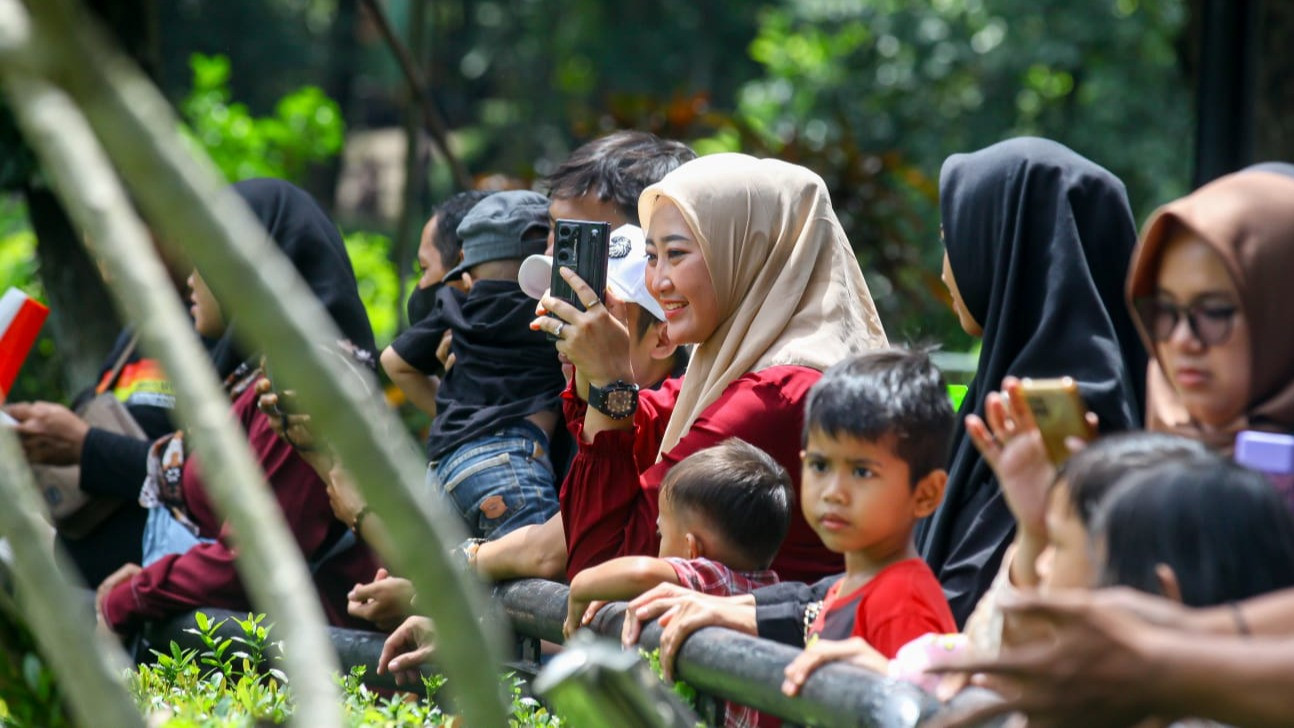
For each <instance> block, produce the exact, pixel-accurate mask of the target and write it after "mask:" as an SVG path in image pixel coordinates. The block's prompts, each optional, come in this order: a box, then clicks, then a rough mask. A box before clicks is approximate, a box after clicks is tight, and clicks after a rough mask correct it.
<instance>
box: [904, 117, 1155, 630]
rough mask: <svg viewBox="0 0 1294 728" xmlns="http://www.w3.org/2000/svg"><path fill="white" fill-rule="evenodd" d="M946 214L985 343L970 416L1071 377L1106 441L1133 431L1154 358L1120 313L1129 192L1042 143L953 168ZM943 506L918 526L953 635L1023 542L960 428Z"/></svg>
mask: <svg viewBox="0 0 1294 728" xmlns="http://www.w3.org/2000/svg"><path fill="white" fill-rule="evenodd" d="M939 187H940V212H941V215H942V218H943V229H944V241H945V247H946V249H947V252H948V258H949V263H950V264H951V267H952V271H953V278H954V279H955V281H956V283H957V287H958V289H959V291H960V292H961V295H962V298H963V299H964V301H965V305H966V308H967V311H968V312H969V313H970V314H971V316H972V317H973V318H974V319H975V321H976V322H978V323H979V324H980V326H981V327H982V328H983V330H984V335H983V344H982V348H981V351H980V356H979V365H978V368H977V369H976V372H975V379H974V380H973V381H972V382H971V385H970V389H969V391H968V392H967V395H966V399H965V400H964V401H965V404H964V405H963V407H962V412H961V414H962V415H966V414H970V413H971V412H974V413H975V414H978V415H980V416H983V414H984V398H985V396H986V395H987V394H988V393H989V392H991V391H993V390H994V389H997V388H999V387H1000V386H1001V384H1002V379H1003V378H1004V377H1006V376H1007V375H1014V376H1020V377H1026V376H1027V377H1034V378H1043V377H1060V376H1070V377H1073V378H1074V379H1075V380H1076V381H1077V382H1078V385H1079V389H1080V391H1081V393H1082V395H1083V399H1084V401H1085V402H1086V403H1087V406H1088V408H1089V409H1091V410H1092V411H1093V412H1095V413H1096V414H1097V415H1098V416H1099V417H1100V419H1101V429H1102V430H1103V431H1118V430H1124V429H1128V428H1132V427H1138V426H1139V425H1140V421H1141V414H1140V403H1141V402H1142V401H1143V390H1144V385H1145V382H1144V376H1143V375H1144V372H1145V371H1146V354H1145V352H1144V350H1143V349H1142V345H1141V342H1140V340H1139V338H1138V337H1137V332H1136V329H1135V328H1134V327H1133V324H1132V319H1131V317H1130V315H1129V312H1128V310H1127V307H1126V305H1125V304H1124V301H1123V285H1124V279H1125V276H1126V274H1127V271H1128V265H1129V262H1130V260H1131V256H1132V249H1133V247H1134V245H1135V244H1136V242H1137V231H1136V227H1135V225H1134V223H1133V219H1132V212H1131V209H1130V208H1129V205H1128V199H1127V193H1126V192H1125V190H1124V187H1123V184H1122V183H1121V182H1120V181H1119V180H1118V179H1117V178H1116V177H1115V176H1114V175H1112V174H1110V173H1109V172H1108V171H1106V170H1105V169H1103V168H1101V167H1100V166H1098V165H1096V164H1094V163H1093V162H1091V161H1089V160H1087V159H1085V158H1083V157H1081V156H1079V155H1078V154H1076V153H1074V152H1073V151H1071V150H1070V149H1068V148H1066V147H1064V146H1062V145H1060V144H1057V143H1055V142H1052V141H1048V140H1045V139H1036V138H1019V139H1012V140H1009V141H1005V142H1001V143H999V144H995V145H993V146H991V147H988V148H986V149H983V150H980V151H978V152H974V153H972V154H957V155H953V156H951V157H949V158H948V160H947V161H946V162H944V166H943V170H942V172H941V174H940V180H939ZM948 475H949V477H948V488H947V492H946V494H945V496H944V502H943V505H941V506H940V508H939V509H938V510H937V511H936V512H935V513H934V515H932V516H931V517H930V518H928V519H926V521H925V522H923V523H921V524H920V526H919V527H918V532H917V539H918V548H919V549H920V550H921V554H922V556H923V557H925V559H926V561H927V562H928V563H929V564H930V567H931V568H932V569H933V570H934V572H935V574H936V575H938V577H939V581H940V583H941V584H942V585H943V587H944V592H945V594H946V595H947V596H948V601H949V604H950V605H951V606H952V610H953V614H954V616H956V618H957V622H958V624H962V623H964V622H965V620H966V618H967V616H969V614H970V612H971V611H972V609H973V608H974V606H975V603H976V601H978V599H979V597H980V595H982V594H983V593H984V591H985V590H987V588H988V587H989V585H990V584H991V583H992V581H993V578H994V577H995V576H996V574H997V571H998V567H999V565H1000V563H1001V560H1002V554H1003V552H1004V551H1005V550H1006V547H1007V545H1008V544H1009V543H1010V541H1011V538H1012V536H1013V534H1014V531H1015V520H1014V518H1013V517H1012V516H1011V513H1010V511H1009V510H1008V508H1007V505H1006V501H1005V500H1004V498H1003V496H1002V494H1001V492H1000V490H999V489H998V484H997V480H996V478H995V477H994V475H993V472H992V470H991V469H990V468H989V466H988V464H987V463H985V462H984V461H983V460H982V459H981V457H980V454H979V451H978V450H976V448H975V445H974V443H972V442H971V439H970V437H969V436H968V435H967V434H966V427H965V423H964V422H960V421H959V422H958V425H957V430H956V435H955V437H954V440H953V451H952V457H951V460H950V466H949V469H948Z"/></svg>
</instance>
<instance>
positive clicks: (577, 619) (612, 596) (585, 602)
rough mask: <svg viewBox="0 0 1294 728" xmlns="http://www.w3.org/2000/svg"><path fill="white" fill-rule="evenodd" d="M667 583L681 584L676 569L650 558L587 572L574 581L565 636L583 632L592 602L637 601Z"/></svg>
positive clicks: (609, 564) (632, 558) (631, 559)
mask: <svg viewBox="0 0 1294 728" xmlns="http://www.w3.org/2000/svg"><path fill="white" fill-rule="evenodd" d="M664 582H669V583H670V584H678V583H679V579H678V574H677V573H675V571H674V567H673V566H670V564H669V562H668V561H666V560H665V559H653V558H651V557H648V556H625V557H622V558H618V559H612V560H610V561H607V562H606V563H603V564H599V565H597V566H593V567H590V568H588V569H585V570H583V571H581V572H580V573H578V574H576V575H575V578H574V579H572V580H571V594H570V598H569V600H568V601H567V605H566V623H565V624H564V625H563V626H562V633H563V634H565V635H566V636H567V637H570V636H571V635H572V634H573V633H574V632H575V630H577V629H579V627H580V624H581V623H582V622H583V620H584V612H585V611H586V610H588V608H589V604H590V603H592V602H595V601H623V600H626V599H633V598H634V597H636V596H638V595H639V594H642V593H643V592H645V591H647V590H648V589H651V588H652V587H654V586H656V585H657V584H661V583H664Z"/></svg>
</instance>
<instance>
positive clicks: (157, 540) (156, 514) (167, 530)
mask: <svg viewBox="0 0 1294 728" xmlns="http://www.w3.org/2000/svg"><path fill="white" fill-rule="evenodd" d="M203 543H215V539H211V538H202V537H201V536H197V535H195V534H194V533H193V532H192V531H190V530H189V529H188V527H186V526H185V525H184V524H182V523H180V522H179V521H177V520H175V517H174V516H172V515H171V512H170V510H168V509H167V508H166V506H153V507H152V508H149V509H148V522H147V523H145V524H144V542H143V557H142V558H141V559H140V566H148V565H149V564H152V563H153V562H154V561H157V560H158V559H160V558H162V557H163V556H170V555H171V554H182V553H184V552H186V551H188V550H189V549H191V548H193V547H194V546H197V545H198V544H203Z"/></svg>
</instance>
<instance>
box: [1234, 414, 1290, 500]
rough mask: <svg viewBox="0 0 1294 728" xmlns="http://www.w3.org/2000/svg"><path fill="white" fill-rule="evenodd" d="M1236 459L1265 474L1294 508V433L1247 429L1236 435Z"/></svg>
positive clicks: (1247, 466)
mask: <svg viewBox="0 0 1294 728" xmlns="http://www.w3.org/2000/svg"><path fill="white" fill-rule="evenodd" d="M1235 459H1236V462H1237V463H1239V464H1240V465H1243V466H1245V467H1246V468H1250V469H1251V470H1257V471H1258V472H1260V473H1263V474H1265V475H1266V476H1267V478H1268V480H1270V481H1271V483H1272V486H1273V487H1274V488H1276V490H1277V492H1279V493H1280V494H1281V497H1283V498H1284V499H1285V503H1286V504H1287V505H1289V506H1290V508H1291V509H1294V436H1291V435H1282V434H1278V433H1274V432H1258V431H1257V430H1245V431H1243V432H1241V433H1240V434H1239V435H1237V436H1236V452H1235Z"/></svg>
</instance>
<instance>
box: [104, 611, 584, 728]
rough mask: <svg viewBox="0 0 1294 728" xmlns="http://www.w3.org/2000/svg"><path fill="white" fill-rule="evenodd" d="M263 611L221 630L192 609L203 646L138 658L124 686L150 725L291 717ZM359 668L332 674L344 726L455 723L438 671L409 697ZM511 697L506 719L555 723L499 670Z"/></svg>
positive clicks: (521, 725) (241, 723) (221, 727)
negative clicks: (236, 631) (381, 686)
mask: <svg viewBox="0 0 1294 728" xmlns="http://www.w3.org/2000/svg"><path fill="white" fill-rule="evenodd" d="M264 619H265V615H263V614H262V615H256V616H253V615H250V614H249V615H248V616H247V619H245V620H239V619H235V620H234V621H235V622H236V623H237V624H238V626H239V627H240V628H241V630H242V635H241V636H234V637H221V636H220V634H219V630H220V628H221V627H222V626H223V625H224V624H225V621H224V620H221V621H219V622H215V621H212V620H211V619H210V618H209V617H207V615H205V614H203V613H201V612H199V613H198V614H197V615H196V618H195V621H196V628H195V629H189V630H186V631H187V632H189V633H190V634H193V635H196V636H197V637H198V639H199V640H200V641H201V642H202V645H203V647H202V649H201V650H198V649H190V650H182V649H180V647H179V645H177V644H175V643H174V642H172V643H171V647H170V652H169V653H162V652H158V651H157V650H154V651H153V655H154V656H155V657H156V661H155V662H154V663H153V664H151V665H140V666H139V667H137V668H136V669H135V670H134V671H133V672H132V673H131V674H130V675H129V682H130V689H131V693H132V695H133V696H134V698H135V701H136V703H137V704H138V705H139V706H140V709H141V710H143V711H144V712H145V713H147V714H148V715H149V720H150V723H149V725H152V726H165V727H166V728H235V727H238V728H243V727H246V726H253V725H255V726H263V725H281V724H284V723H286V722H287V721H288V720H290V719H291V717H292V695H291V690H290V688H289V686H288V684H287V678H286V677H285V676H284V675H283V673H282V672H280V671H279V670H277V669H275V668H272V667H269V665H270V664H271V663H273V662H277V661H278V659H279V655H278V649H279V647H280V646H279V645H278V643H275V642H270V641H269V633H270V630H271V627H270V626H269V625H264V624H262V622H263V620H264ZM364 675H365V668H364V667H363V666H362V665H361V666H356V667H353V668H351V670H350V672H349V673H348V674H347V675H345V676H338V677H337V684H338V686H339V687H340V688H341V692H342V708H343V711H344V714H345V717H346V723H347V725H349V726H355V727H357V728H358V727H359V726H384V727H387V728H402V727H405V726H408V727H410V728H412V727H413V726H420V727H427V728H438V727H440V726H456V725H457V724H458V721H457V719H456V717H455V716H454V715H453V714H451V713H447V712H446V711H445V710H444V708H443V707H442V706H441V705H439V704H438V703H437V701H436V698H437V695H438V693H439V692H440V690H441V688H443V687H444V685H445V682H446V680H445V678H444V676H442V675H430V676H425V677H424V678H423V687H424V690H425V696H424V698H423V699H421V700H415V699H412V697H411V696H409V695H408V694H405V693H399V694H396V695H381V694H379V693H377V692H374V691H373V690H370V689H369V688H368V686H367V685H365V684H364ZM502 681H503V684H504V686H505V688H506V689H507V690H508V691H509V693H510V694H511V697H512V716H511V719H510V721H509V725H510V726H515V727H516V728H529V727H531V726H547V727H558V726H561V725H562V722H561V719H560V718H558V717H557V716H555V715H553V714H551V713H549V712H548V710H547V708H545V707H544V706H543V705H542V704H541V703H539V701H537V700H535V699H534V698H531V697H529V696H527V695H525V693H524V691H523V686H524V682H523V681H522V680H521V679H520V678H518V677H517V676H516V675H514V674H512V673H509V674H507V675H504V676H502Z"/></svg>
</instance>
